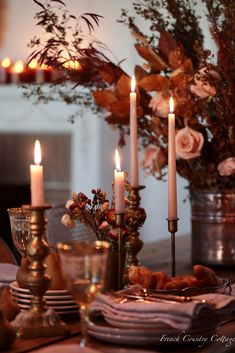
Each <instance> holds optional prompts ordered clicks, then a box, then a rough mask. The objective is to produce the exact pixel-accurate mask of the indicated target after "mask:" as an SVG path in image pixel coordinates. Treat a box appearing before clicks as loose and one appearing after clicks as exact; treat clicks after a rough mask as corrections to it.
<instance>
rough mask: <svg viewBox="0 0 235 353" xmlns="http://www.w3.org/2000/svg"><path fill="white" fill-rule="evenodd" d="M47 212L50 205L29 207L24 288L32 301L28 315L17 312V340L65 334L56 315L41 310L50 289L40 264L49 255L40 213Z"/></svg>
mask: <svg viewBox="0 0 235 353" xmlns="http://www.w3.org/2000/svg"><path fill="white" fill-rule="evenodd" d="M50 208H51V206H50V205H43V206H35V207H33V206H30V207H29V211H30V212H31V218H30V231H31V236H32V239H31V241H30V242H29V244H28V245H27V248H26V251H27V255H28V257H29V258H30V259H31V260H32V262H31V264H30V265H29V275H28V277H27V280H26V285H27V288H28V289H29V290H30V292H31V294H32V299H31V307H30V309H29V311H24V312H21V313H20V314H19V315H18V316H17V317H16V319H15V321H14V322H13V325H14V327H15V328H16V330H17V334H18V336H20V337H28V338H32V337H42V336H43V337H45V336H47V337H48V336H61V335H66V334H68V333H69V329H68V327H67V325H66V324H65V323H63V322H62V321H61V319H60V317H59V316H58V314H56V313H55V312H54V311H52V310H51V309H47V308H46V307H45V304H46V303H45V300H44V299H43V296H44V293H45V292H46V291H47V290H48V288H49V286H50V278H49V277H48V276H47V275H46V274H45V269H46V266H45V265H44V260H45V258H46V256H47V255H48V254H49V247H48V244H47V242H46V240H45V238H44V234H45V228H46V223H47V221H46V219H45V216H44V213H45V211H46V210H48V209H50Z"/></svg>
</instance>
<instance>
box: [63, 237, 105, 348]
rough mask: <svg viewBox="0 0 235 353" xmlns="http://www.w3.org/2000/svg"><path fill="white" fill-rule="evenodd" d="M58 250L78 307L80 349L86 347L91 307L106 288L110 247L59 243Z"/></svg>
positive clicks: (70, 289) (102, 243) (101, 243)
mask: <svg viewBox="0 0 235 353" xmlns="http://www.w3.org/2000/svg"><path fill="white" fill-rule="evenodd" d="M57 248H58V250H59V255H60V258H61V268H62V274H63V277H64V280H65V282H66V284H67V288H68V290H69V291H70V292H71V294H72V296H73V297H74V299H75V301H76V302H77V304H78V305H79V313H80V319H81V333H82V338H81V341H80V346H81V347H85V345H86V342H87V338H88V334H87V327H86V321H87V319H88V304H89V303H90V302H91V301H92V300H93V299H94V297H95V296H96V295H97V294H98V293H99V292H100V291H101V290H102V288H103V287H104V284H105V277H106V269H107V260H108V253H109V248H110V244H109V243H108V242H105V241H93V242H73V243H59V244H57Z"/></svg>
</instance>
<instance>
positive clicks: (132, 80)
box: [131, 75, 136, 92]
mask: <svg viewBox="0 0 235 353" xmlns="http://www.w3.org/2000/svg"><path fill="white" fill-rule="evenodd" d="M135 86H136V82H135V76H134V75H133V76H132V78H131V92H135Z"/></svg>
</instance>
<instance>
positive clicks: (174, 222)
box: [167, 218, 179, 277]
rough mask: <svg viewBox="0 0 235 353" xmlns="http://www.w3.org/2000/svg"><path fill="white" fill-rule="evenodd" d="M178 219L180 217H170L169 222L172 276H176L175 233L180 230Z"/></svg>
mask: <svg viewBox="0 0 235 353" xmlns="http://www.w3.org/2000/svg"><path fill="white" fill-rule="evenodd" d="M178 220H179V218H175V219H169V218H167V222H168V232H169V233H171V276H172V277H175V233H176V232H177V230H178Z"/></svg>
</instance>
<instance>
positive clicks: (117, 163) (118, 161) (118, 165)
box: [115, 148, 121, 171]
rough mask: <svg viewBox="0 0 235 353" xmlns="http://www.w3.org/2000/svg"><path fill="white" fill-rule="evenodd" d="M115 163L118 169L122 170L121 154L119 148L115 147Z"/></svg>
mask: <svg viewBox="0 0 235 353" xmlns="http://www.w3.org/2000/svg"><path fill="white" fill-rule="evenodd" d="M115 165H116V170H117V171H120V170H121V162H120V156H119V152H118V149H117V148H116V149H115Z"/></svg>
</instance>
